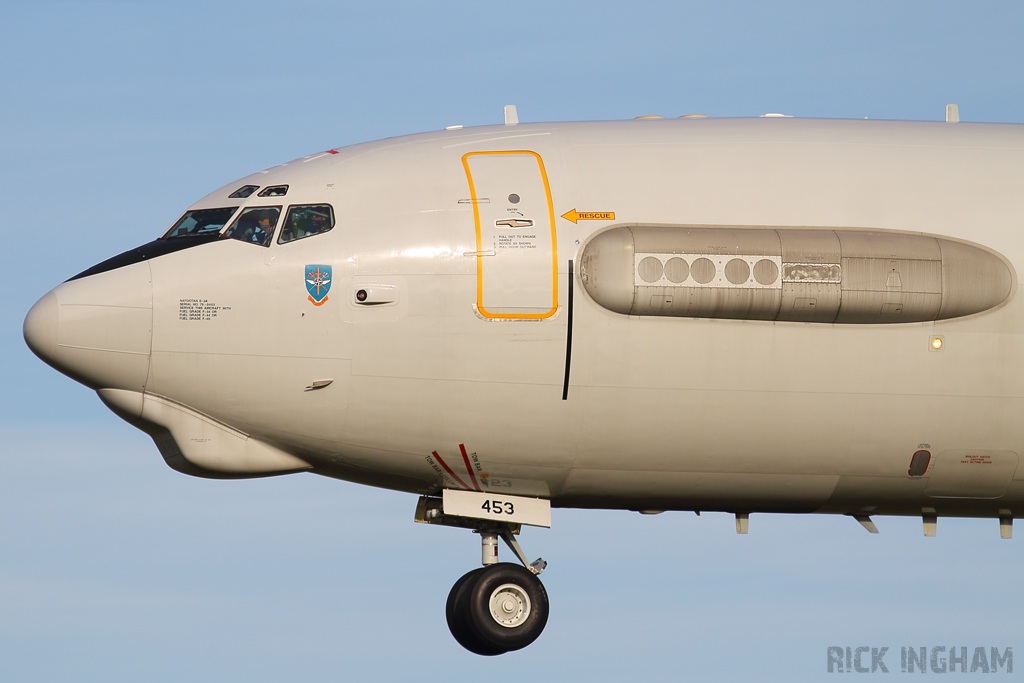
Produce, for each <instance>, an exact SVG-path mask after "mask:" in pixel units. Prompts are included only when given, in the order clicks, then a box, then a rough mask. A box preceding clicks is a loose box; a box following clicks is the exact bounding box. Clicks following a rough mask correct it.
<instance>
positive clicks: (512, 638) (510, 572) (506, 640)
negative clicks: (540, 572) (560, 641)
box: [457, 562, 548, 652]
mask: <svg viewBox="0 0 1024 683" xmlns="http://www.w3.org/2000/svg"><path fill="white" fill-rule="evenodd" d="M477 572H478V573H477V574H475V575H474V576H473V577H472V578H471V579H470V580H468V581H467V582H466V583H465V584H463V586H462V588H461V590H462V594H461V595H460V596H458V597H459V602H460V603H464V604H465V605H466V607H467V609H466V613H465V614H466V617H465V618H466V625H467V626H468V630H470V631H471V632H472V633H473V638H474V640H476V641H478V642H480V643H482V644H483V645H485V646H487V647H489V648H492V649H494V650H500V652H511V651H512V650H519V649H521V648H524V647H526V646H527V645H529V644H530V643H532V642H533V641H535V640H537V637H538V636H540V634H541V631H543V630H544V626H545V625H546V624H547V622H548V594H547V591H546V590H544V584H542V583H541V582H540V579H538V578H537V577H536V576H535V575H534V574H533V573H532V572H531V571H529V570H528V569H526V568H525V567H522V566H520V565H518V564H511V563H508V562H502V563H499V564H492V565H490V566H489V567H484V568H483V569H482V570H477ZM457 606H461V605H457ZM467 649H468V648H467Z"/></svg>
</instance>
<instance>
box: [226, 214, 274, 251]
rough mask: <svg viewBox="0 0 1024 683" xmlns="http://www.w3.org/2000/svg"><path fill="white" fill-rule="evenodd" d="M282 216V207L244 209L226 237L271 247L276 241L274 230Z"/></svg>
mask: <svg viewBox="0 0 1024 683" xmlns="http://www.w3.org/2000/svg"><path fill="white" fill-rule="evenodd" d="M280 216H281V207H280V206H250V207H246V208H244V209H242V213H240V214H238V218H236V219H235V222H234V223H232V224H231V227H230V228H228V229H227V232H225V233H224V236H225V237H230V238H231V239H233V240H241V241H243V242H249V243H251V244H259V245H261V246H264V247H269V246H270V242H271V240H273V239H274V228H276V227H277V219H278V218H280Z"/></svg>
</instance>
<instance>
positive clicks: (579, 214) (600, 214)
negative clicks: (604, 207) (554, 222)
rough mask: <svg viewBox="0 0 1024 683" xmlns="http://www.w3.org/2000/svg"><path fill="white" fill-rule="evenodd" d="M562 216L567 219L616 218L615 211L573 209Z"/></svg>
mask: <svg viewBox="0 0 1024 683" xmlns="http://www.w3.org/2000/svg"><path fill="white" fill-rule="evenodd" d="M562 218H564V219H565V220H567V221H572V222H573V223H575V222H576V221H613V220H615V212H614V211H577V210H576V209H573V210H572V211H569V212H567V213H563V214H562Z"/></svg>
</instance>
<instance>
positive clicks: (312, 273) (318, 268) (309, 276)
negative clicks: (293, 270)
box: [305, 264, 331, 306]
mask: <svg viewBox="0 0 1024 683" xmlns="http://www.w3.org/2000/svg"><path fill="white" fill-rule="evenodd" d="M305 280H306V291H307V292H309V300H310V302H312V304H313V305H314V306H323V305H324V304H325V303H327V292H329V291H331V267H330V266H324V265H316V264H314V265H312V266H306V277H305Z"/></svg>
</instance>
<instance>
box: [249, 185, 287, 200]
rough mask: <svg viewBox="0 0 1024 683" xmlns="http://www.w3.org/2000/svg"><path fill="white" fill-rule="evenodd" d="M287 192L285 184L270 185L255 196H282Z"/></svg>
mask: <svg viewBox="0 0 1024 683" xmlns="http://www.w3.org/2000/svg"><path fill="white" fill-rule="evenodd" d="M286 194H288V186H287V185H271V186H270V187H267V188H264V190H263V191H262V192H260V193H259V194H258V195H256V196H257V197H283V196H285V195H286Z"/></svg>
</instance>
